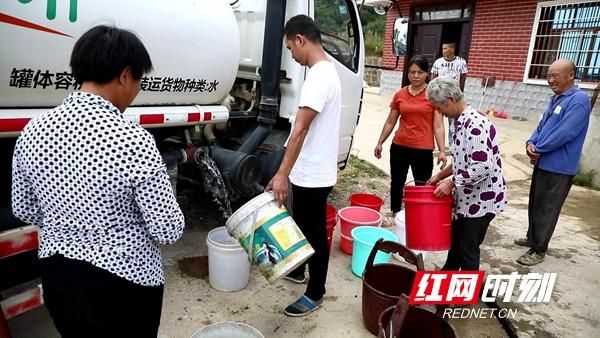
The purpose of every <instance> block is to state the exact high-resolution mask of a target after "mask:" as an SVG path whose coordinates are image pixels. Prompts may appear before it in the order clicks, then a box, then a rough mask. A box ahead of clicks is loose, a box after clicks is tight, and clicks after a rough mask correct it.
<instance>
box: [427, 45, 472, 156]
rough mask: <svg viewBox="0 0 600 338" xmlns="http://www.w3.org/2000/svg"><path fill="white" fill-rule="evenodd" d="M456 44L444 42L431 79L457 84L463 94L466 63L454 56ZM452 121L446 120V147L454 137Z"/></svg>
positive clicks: (434, 64)
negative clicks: (445, 80) (438, 78)
mask: <svg viewBox="0 0 600 338" xmlns="http://www.w3.org/2000/svg"><path fill="white" fill-rule="evenodd" d="M455 51H456V43H454V42H446V43H444V44H442V55H443V57H441V58H439V59H437V60H435V62H434V63H433V66H432V67H431V79H432V80H433V79H435V78H436V77H438V76H439V77H447V78H451V79H453V80H455V81H456V82H458V85H459V87H460V90H461V91H462V92H463V93H464V91H465V81H466V79H467V72H468V70H467V61H465V59H463V58H461V57H460V56H458V55H455V54H454V52H455ZM454 120H455V119H453V118H450V117H449V118H448V145H452V142H453V135H454Z"/></svg>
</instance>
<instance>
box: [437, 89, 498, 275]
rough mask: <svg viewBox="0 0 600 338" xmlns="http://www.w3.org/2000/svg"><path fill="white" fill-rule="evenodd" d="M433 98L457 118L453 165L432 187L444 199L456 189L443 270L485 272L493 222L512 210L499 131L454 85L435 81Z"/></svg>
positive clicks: (440, 106) (439, 176)
mask: <svg viewBox="0 0 600 338" xmlns="http://www.w3.org/2000/svg"><path fill="white" fill-rule="evenodd" d="M427 99H428V100H429V101H430V102H431V104H432V105H433V106H434V107H436V108H437V109H438V111H439V112H440V113H441V114H442V115H444V116H447V117H451V118H455V122H454V126H451V127H454V131H455V132H454V133H453V134H454V137H453V139H452V144H451V148H452V163H451V164H450V165H448V166H447V167H446V168H444V169H443V170H442V171H441V172H439V173H438V174H436V175H434V176H433V177H432V178H431V179H430V180H429V181H428V182H427V184H430V185H437V188H436V190H435V192H434V194H435V195H436V196H438V197H441V196H445V195H450V194H452V191H453V190H454V217H453V220H452V245H451V248H450V251H448V258H447V259H446V264H444V267H443V268H442V270H479V245H480V244H481V243H482V242H483V239H484V238H485V233H486V231H487V228H488V226H489V224H490V222H491V221H492V220H493V219H494V217H495V216H496V215H497V214H498V213H500V212H501V211H502V210H504V206H505V205H506V195H507V190H506V181H505V180H504V177H503V175H502V162H501V160H500V150H499V148H498V143H499V142H498V136H497V134H496V128H494V126H493V125H492V123H491V122H490V120H489V119H488V118H487V117H486V116H485V115H483V114H481V113H479V112H478V111H476V110H475V109H474V108H473V107H471V106H470V105H469V104H468V103H467V102H466V101H465V100H464V96H463V93H462V92H461V90H460V88H459V87H458V85H457V84H456V83H455V82H454V81H452V80H448V79H445V78H436V79H434V80H432V81H431V82H430V83H429V85H428V86H427ZM449 176H451V179H446V178H447V177H449Z"/></svg>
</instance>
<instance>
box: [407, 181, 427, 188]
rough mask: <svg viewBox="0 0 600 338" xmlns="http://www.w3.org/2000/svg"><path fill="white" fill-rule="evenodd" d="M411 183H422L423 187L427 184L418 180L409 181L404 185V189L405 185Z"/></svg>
mask: <svg viewBox="0 0 600 338" xmlns="http://www.w3.org/2000/svg"><path fill="white" fill-rule="evenodd" d="M411 183H423V185H427V182H423V181H419V180H410V181H408V182H406V183H404V186H405V187H406V186H407V185H409V184H411Z"/></svg>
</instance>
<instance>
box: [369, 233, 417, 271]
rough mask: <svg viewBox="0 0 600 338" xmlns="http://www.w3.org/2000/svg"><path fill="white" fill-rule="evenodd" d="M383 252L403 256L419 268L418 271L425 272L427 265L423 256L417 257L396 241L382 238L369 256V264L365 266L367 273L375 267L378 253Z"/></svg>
mask: <svg viewBox="0 0 600 338" xmlns="http://www.w3.org/2000/svg"><path fill="white" fill-rule="evenodd" d="M380 250H381V251H383V252H385V253H397V254H398V255H400V256H402V257H403V258H404V259H405V260H406V261H407V262H409V263H411V264H414V265H415V266H416V267H417V270H425V264H424V263H423V255H422V254H418V255H415V253H414V252H412V251H411V250H409V249H408V248H407V247H405V246H404V245H402V244H400V243H398V242H394V241H384V240H383V238H380V239H379V240H377V242H375V245H374V246H373V249H372V250H371V253H370V254H369V258H368V259H367V264H366V265H365V271H367V269H369V268H370V267H372V266H373V262H374V261H375V255H377V252H378V251H380Z"/></svg>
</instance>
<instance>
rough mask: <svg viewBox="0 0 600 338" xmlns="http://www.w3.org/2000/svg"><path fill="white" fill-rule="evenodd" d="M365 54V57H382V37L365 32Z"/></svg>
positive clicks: (374, 33)
mask: <svg viewBox="0 0 600 338" xmlns="http://www.w3.org/2000/svg"><path fill="white" fill-rule="evenodd" d="M364 35H365V54H366V55H367V56H379V57H381V56H382V55H383V36H382V35H380V34H378V33H376V32H371V31H368V32H365V33H364Z"/></svg>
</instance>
